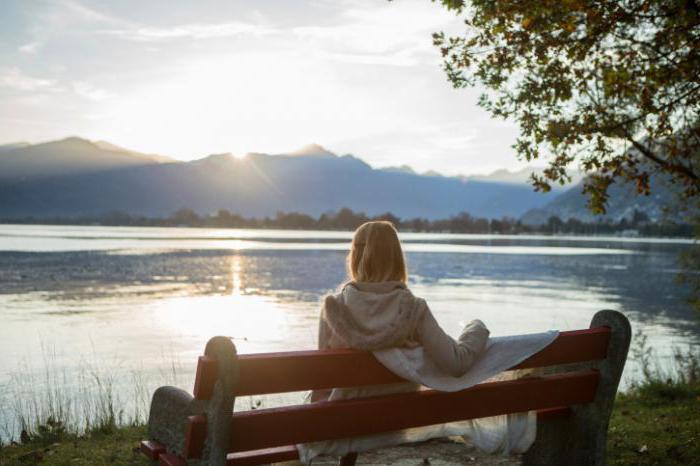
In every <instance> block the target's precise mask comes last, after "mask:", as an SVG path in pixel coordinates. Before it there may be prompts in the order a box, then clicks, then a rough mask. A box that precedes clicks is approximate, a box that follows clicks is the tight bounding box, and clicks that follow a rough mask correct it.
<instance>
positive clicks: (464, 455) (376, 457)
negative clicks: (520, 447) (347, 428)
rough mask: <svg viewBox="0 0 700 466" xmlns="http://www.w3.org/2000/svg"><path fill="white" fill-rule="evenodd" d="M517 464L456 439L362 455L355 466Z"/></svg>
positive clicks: (326, 464) (322, 462)
mask: <svg viewBox="0 0 700 466" xmlns="http://www.w3.org/2000/svg"><path fill="white" fill-rule="evenodd" d="M337 464H338V460H337V459H331V458H325V457H323V458H318V459H316V460H314V462H313V466H336V465H337ZM518 464H520V457H519V456H517V455H515V456H500V455H488V454H486V453H482V452H480V451H479V450H477V449H476V448H475V447H474V446H473V445H471V444H469V443H465V442H464V440H462V439H461V438H459V437H451V438H443V439H435V440H430V441H427V442H423V443H414V444H410V445H400V446H397V447H392V448H386V449H382V450H376V451H371V452H367V453H362V454H361V455H360V456H359V457H358V459H357V466H462V465H469V466H473V465H489V466H490V465H499V466H506V465H508V466H511V465H518Z"/></svg>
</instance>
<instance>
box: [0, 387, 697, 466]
mask: <svg viewBox="0 0 700 466" xmlns="http://www.w3.org/2000/svg"><path fill="white" fill-rule="evenodd" d="M145 435H146V429H145V427H143V426H129V427H116V426H111V427H110V426H102V427H101V428H99V429H95V430H93V431H91V432H88V433H87V434H85V435H82V436H76V435H73V434H67V433H62V432H61V431H60V428H58V429H57V428H56V427H55V426H54V427H51V426H44V427H43V429H41V430H40V431H39V432H38V433H35V434H34V436H33V439H32V440H30V441H28V442H27V443H25V444H21V443H20V444H12V445H5V446H3V447H2V448H1V449H0V465H3V466H4V465H15V464H17V465H22V464H41V465H95V464H112V465H146V464H148V462H147V461H146V459H145V458H144V457H142V456H141V455H140V454H139V453H138V451H137V446H138V442H139V441H140V440H141V439H143V438H145ZM698 458H700V383H698V382H697V381H692V382H677V381H676V382H671V381H664V382H662V381H658V380H657V381H650V382H648V383H644V384H642V385H639V386H637V387H634V388H633V389H631V390H630V391H629V392H628V393H621V394H620V395H618V397H617V400H616V402H615V410H614V412H613V416H612V420H611V423H610V429H609V436H608V463H609V464H611V465H627V464H634V465H654V464H663V465H670V464H685V465H689V464H697V463H695V462H696V461H698Z"/></svg>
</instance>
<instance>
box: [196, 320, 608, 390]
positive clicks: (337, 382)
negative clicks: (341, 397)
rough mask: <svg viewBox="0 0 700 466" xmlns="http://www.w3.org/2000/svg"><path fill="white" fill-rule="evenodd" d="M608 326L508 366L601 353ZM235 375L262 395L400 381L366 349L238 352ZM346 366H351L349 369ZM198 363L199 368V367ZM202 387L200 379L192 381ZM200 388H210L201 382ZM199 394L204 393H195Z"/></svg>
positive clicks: (568, 335) (240, 386) (569, 335)
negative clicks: (237, 364)
mask: <svg viewBox="0 0 700 466" xmlns="http://www.w3.org/2000/svg"><path fill="white" fill-rule="evenodd" d="M609 340H610V329H609V328H607V327H600V328H593V329H587V330H575V331H570V332H561V333H560V334H559V336H558V337H557V338H556V339H555V340H554V341H553V342H552V344H550V345H549V346H547V347H546V348H545V349H543V350H542V351H540V352H539V353H537V354H535V355H533V356H531V357H530V358H528V359H527V360H525V361H523V362H522V363H520V364H518V365H517V366H515V367H513V368H512V369H525V368H532V367H542V366H551V365H556V364H566V363H575V362H582V361H593V360H600V359H605V357H606V356H607V349H608V342H609ZM238 363H239V367H240V377H239V379H238V383H237V384H236V388H235V390H234V394H235V395H236V396H246V395H264V394H268V393H284V392H295V391H302V390H312V389H324V388H335V387H356V386H362V385H380V384H389V383H397V382H402V381H403V380H402V379H401V378H400V377H397V376H396V375H394V374H393V373H392V372H390V371H389V370H387V369H386V368H385V367H384V366H382V365H381V364H380V363H379V362H378V361H377V360H376V359H375V358H374V356H373V355H372V354H371V353H369V352H366V351H357V350H327V351H294V352H283V353H258V354H247V355H246V354H244V355H239V356H238ZM208 367H210V366H209V365H206V366H202V367H201V368H200V367H198V368H197V377H198V380H199V377H200V374H201V377H202V379H201V380H205V379H206V380H211V382H209V383H210V384H211V386H212V387H213V383H214V382H213V381H214V380H216V377H213V378H212V377H211V376H210V375H209V374H208V373H207V370H209V369H207V368H208ZM349 368H350V369H349ZM200 369H201V370H200ZM195 385H196V386H199V387H204V386H205V385H204V382H199V385H198V383H197V382H196V383H195ZM200 390H202V391H201V393H211V391H210V389H206V390H205V389H204V388H200ZM200 399H203V398H200Z"/></svg>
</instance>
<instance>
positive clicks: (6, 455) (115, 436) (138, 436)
mask: <svg viewBox="0 0 700 466" xmlns="http://www.w3.org/2000/svg"><path fill="white" fill-rule="evenodd" d="M145 436H146V428H145V427H144V426H132V427H120V428H115V429H114V430H112V431H94V432H88V433H85V434H83V435H75V434H63V435H61V436H60V437H58V438H53V439H51V440H49V438H41V437H38V438H35V439H33V440H32V441H30V442H28V443H27V444H13V445H6V446H4V447H2V448H0V465H2V466H5V465H8V466H9V465H34V464H41V465H57V466H58V465H86V466H87V465H90V466H92V465H97V464H109V465H117V466H122V465H123V466H126V465H148V464H150V463H149V462H148V461H147V460H146V457H145V456H143V455H142V454H141V453H139V452H138V449H137V448H136V447H137V446H138V442H139V441H140V440H143V439H144V438H145Z"/></svg>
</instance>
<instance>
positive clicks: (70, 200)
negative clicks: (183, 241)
mask: <svg viewBox="0 0 700 466" xmlns="http://www.w3.org/2000/svg"><path fill="white" fill-rule="evenodd" d="M40 146H48V147H52V148H53V150H51V151H49V150H48V149H47V148H46V147H44V148H41V147H40ZM56 147H59V148H61V149H64V150H61V151H56V150H55V148H56ZM105 147H107V149H105ZM37 148H40V149H42V150H41V151H39V150H38V149H37ZM73 149H74V150H73ZM22 150H25V151H29V152H24V153H22V152H17V151H11V152H8V153H5V154H2V155H0V173H5V170H6V166H7V165H4V164H5V163H6V160H5V157H6V156H7V155H13V157H12V158H11V159H9V160H10V161H11V162H14V161H15V160H18V159H20V155H21V154H24V155H27V154H30V155H33V156H34V159H35V160H38V161H40V162H41V161H46V163H47V166H46V167H44V166H43V163H38V164H36V165H31V168H33V169H34V170H32V171H30V170H28V169H27V168H25V172H24V173H31V174H36V173H37V172H41V174H42V177H41V178H40V179H39V178H37V177H30V176H28V175H25V178H24V179H22V180H21V181H17V179H16V178H15V179H14V180H13V181H11V182H10V181H5V182H0V217H4V218H12V217H25V216H34V217H48V216H80V215H100V214H104V213H106V212H109V211H114V210H121V211H125V212H128V213H130V214H139V215H148V216H166V215H170V214H171V213H172V212H174V211H175V210H177V209H179V208H182V207H189V208H192V209H194V210H195V211H197V212H199V213H211V212H214V211H216V210H217V209H221V208H223V209H228V210H230V211H232V212H235V213H239V214H242V215H245V216H249V217H262V216H271V215H275V214H276V213H277V212H278V211H283V212H292V211H296V212H303V213H307V214H310V215H314V216H317V215H320V214H321V213H324V212H328V211H334V210H338V209H339V208H341V207H350V208H352V209H353V210H356V211H363V212H365V213H367V214H368V215H377V214H381V213H384V212H392V213H394V214H395V215H398V216H399V217H402V218H412V217H425V218H430V219H436V218H445V217H448V216H451V215H454V214H457V213H459V212H469V213H470V214H472V215H475V216H480V217H502V216H510V217H519V216H520V215H522V214H523V213H524V212H526V211H528V210H530V209H532V208H535V207H541V206H543V205H544V204H545V203H546V202H547V201H548V200H549V199H550V198H551V195H549V196H548V195H543V194H541V193H536V192H534V191H533V189H532V187H531V186H529V185H526V184H512V183H501V182H492V181H479V180H462V179H458V178H455V177H445V176H429V175H419V174H416V173H412V172H409V171H407V170H396V171H393V170H382V169H373V168H372V167H371V166H369V165H368V164H367V163H365V162H364V161H362V160H360V159H358V158H356V157H354V156H352V155H344V156H338V155H336V154H334V153H332V152H330V151H328V150H326V149H324V148H322V147H321V146H317V145H312V146H307V147H306V148H304V149H302V150H300V151H296V152H291V153H288V154H279V155H268V154H257V153H253V154H248V155H247V156H246V157H244V158H234V157H233V156H231V155H230V154H217V155H211V156H208V157H205V158H203V159H200V160H195V161H192V162H174V163H158V162H159V160H154V159H151V158H147V157H146V156H141V155H134V154H131V153H127V152H124V151H119V150H116V149H114V146H104V144H102V147H100V145H98V144H96V143H91V142H89V141H85V140H76V139H75V138H71V139H69V140H64V141H58V142H55V143H47V144H45V145H38V146H31V147H29V148H25V149H22ZM37 152H38V153H39V154H38V155H34V154H35V153H37ZM57 153H60V154H61V155H62V156H61V161H65V162H64V163H62V164H54V165H57V166H56V167H54V165H52V164H51V163H49V162H50V161H51V160H52V159H51V154H57ZM117 156H118V157H117ZM100 157H106V158H108V160H109V162H110V163H106V162H105V161H104V160H101V159H100ZM69 161H72V162H74V163H73V167H72V168H71V169H70V170H69V169H68V166H69V165H70V164H69V163H68V162H69ZM100 164H102V166H104V167H105V169H102V170H99V171H98V167H99V166H100ZM120 164H121V165H120ZM10 166H11V164H10ZM14 170H15V172H14V173H15V174H17V173H22V172H21V171H20V170H19V169H14ZM88 172H89V173H88ZM49 175H50V176H49ZM15 176H17V175H15Z"/></svg>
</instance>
